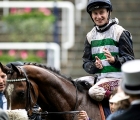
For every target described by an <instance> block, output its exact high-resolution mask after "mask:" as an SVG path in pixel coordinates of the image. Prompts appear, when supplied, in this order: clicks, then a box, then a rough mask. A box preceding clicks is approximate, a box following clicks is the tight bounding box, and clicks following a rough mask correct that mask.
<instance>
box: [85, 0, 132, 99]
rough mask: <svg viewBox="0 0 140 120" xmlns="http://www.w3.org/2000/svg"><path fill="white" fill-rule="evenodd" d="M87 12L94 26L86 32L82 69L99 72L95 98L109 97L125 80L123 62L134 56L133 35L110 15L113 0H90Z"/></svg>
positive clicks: (93, 96) (90, 91) (92, 94)
mask: <svg viewBox="0 0 140 120" xmlns="http://www.w3.org/2000/svg"><path fill="white" fill-rule="evenodd" d="M87 12H88V14H89V15H90V17H91V19H92V21H93V23H94V26H93V28H92V29H91V31H89V32H88V33H87V35H86V40H85V44H84V53H83V69H84V70H85V71H86V72H87V73H89V74H94V75H97V76H98V78H97V83H96V84H95V85H94V86H92V87H91V88H90V89H89V95H90V97H91V98H93V99H94V100H96V101H102V100H103V99H104V98H109V97H110V94H111V92H112V91H113V90H114V88H115V87H117V86H118V84H119V82H120V80H121V79H122V74H121V65H122V64H123V63H125V62H126V61H129V60H133V59H134V52H133V43H132V36H131V34H130V32H129V31H127V30H125V29H124V28H123V27H122V26H120V25H118V23H119V21H118V19H117V18H114V19H112V18H111V12H112V4H111V2H110V0H89V1H88V5H87Z"/></svg>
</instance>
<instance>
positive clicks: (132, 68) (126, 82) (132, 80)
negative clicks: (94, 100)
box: [112, 59, 140, 120]
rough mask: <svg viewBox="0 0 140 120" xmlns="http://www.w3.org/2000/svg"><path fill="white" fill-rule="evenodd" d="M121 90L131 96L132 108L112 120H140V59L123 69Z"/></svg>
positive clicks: (129, 63)
mask: <svg viewBox="0 0 140 120" xmlns="http://www.w3.org/2000/svg"><path fill="white" fill-rule="evenodd" d="M121 70H122V75H123V78H122V79H123V80H122V82H121V88H122V90H123V91H124V92H125V94H127V95H129V101H130V103H131V105H130V107H129V108H128V109H127V110H126V111H125V112H123V113H122V114H121V115H118V116H116V117H114V118H112V120H140V59H136V60H132V61H128V62H126V63H124V64H123V65H122V67H121Z"/></svg>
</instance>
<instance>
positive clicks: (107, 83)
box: [89, 78, 121, 101]
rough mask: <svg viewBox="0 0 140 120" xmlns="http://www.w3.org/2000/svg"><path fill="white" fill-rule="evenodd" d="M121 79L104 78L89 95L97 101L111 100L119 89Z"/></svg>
mask: <svg viewBox="0 0 140 120" xmlns="http://www.w3.org/2000/svg"><path fill="white" fill-rule="evenodd" d="M120 80H121V79H115V78H103V79H100V81H98V82H97V83H96V84H95V85H94V86H92V87H91V88H90V89H89V95H90V97H91V98H92V99H94V100H96V101H102V100H103V99H104V98H109V97H110V94H111V92H112V91H113V90H114V89H115V88H116V87H118V85H119V82H120Z"/></svg>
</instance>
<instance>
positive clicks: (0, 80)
mask: <svg viewBox="0 0 140 120" xmlns="http://www.w3.org/2000/svg"><path fill="white" fill-rule="evenodd" d="M6 80H7V75H6V74H5V73H3V72H2V70H1V69H0V92H3V91H4V89H5V87H6Z"/></svg>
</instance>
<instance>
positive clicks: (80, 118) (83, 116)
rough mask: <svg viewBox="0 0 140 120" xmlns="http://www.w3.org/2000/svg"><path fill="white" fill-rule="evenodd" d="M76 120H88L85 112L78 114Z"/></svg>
mask: <svg viewBox="0 0 140 120" xmlns="http://www.w3.org/2000/svg"><path fill="white" fill-rule="evenodd" d="M78 120H89V118H88V115H87V113H86V111H83V110H82V111H80V113H79V114H78Z"/></svg>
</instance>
